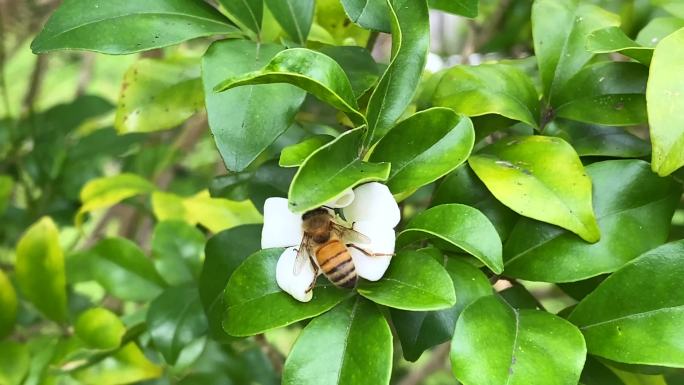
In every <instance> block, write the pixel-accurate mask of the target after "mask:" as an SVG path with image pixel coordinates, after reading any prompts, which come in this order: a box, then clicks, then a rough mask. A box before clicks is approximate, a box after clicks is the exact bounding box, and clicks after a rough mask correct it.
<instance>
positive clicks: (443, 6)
mask: <svg viewBox="0 0 684 385" xmlns="http://www.w3.org/2000/svg"><path fill="white" fill-rule="evenodd" d="M479 2H480V1H479V0H429V2H428V3H429V4H430V7H431V8H435V9H439V10H442V11H446V12H449V13H453V14H455V15H461V16H465V17H471V18H472V17H476V16H477V14H478V3H479Z"/></svg>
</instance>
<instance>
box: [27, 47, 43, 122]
mask: <svg viewBox="0 0 684 385" xmlns="http://www.w3.org/2000/svg"><path fill="white" fill-rule="evenodd" d="M46 66H47V56H45V55H38V56H37V57H36V63H35V65H34V66H33V72H32V73H31V81H30V83H29V88H28V90H27V91H26V95H25V96H24V102H23V107H22V115H24V114H27V113H28V114H32V113H33V105H34V104H35V102H36V98H37V97H38V94H39V93H40V88H41V87H40V86H41V84H42V82H43V74H44V73H45V67H46Z"/></svg>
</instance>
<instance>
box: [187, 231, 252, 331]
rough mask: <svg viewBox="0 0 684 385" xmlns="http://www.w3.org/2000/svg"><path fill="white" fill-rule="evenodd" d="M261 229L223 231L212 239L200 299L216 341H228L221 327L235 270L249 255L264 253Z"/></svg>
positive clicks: (207, 247) (200, 284) (200, 285)
mask: <svg viewBox="0 0 684 385" xmlns="http://www.w3.org/2000/svg"><path fill="white" fill-rule="evenodd" d="M260 242H261V226H259V225H245V226H238V227H235V228H232V229H229V230H225V231H222V232H220V233H218V234H216V235H214V236H213V237H211V238H209V241H208V242H207V246H206V248H205V251H204V253H205V254H206V258H205V259H204V265H203V267H202V274H201V275H200V280H199V295H200V299H201V300H202V306H203V307H204V312H205V313H206V315H207V318H208V320H209V332H210V334H211V336H212V337H214V338H215V339H221V338H225V336H226V333H225V332H224V331H223V328H222V327H221V318H222V317H223V309H224V308H225V304H224V303H223V297H224V293H223V291H224V289H225V287H226V284H227V283H228V279H229V278H230V276H231V275H232V274H233V272H234V271H235V269H237V267H238V266H240V264H241V263H242V261H244V260H245V259H246V258H247V257H248V256H249V255H251V254H252V253H255V252H256V251H258V250H259V249H261V244H260Z"/></svg>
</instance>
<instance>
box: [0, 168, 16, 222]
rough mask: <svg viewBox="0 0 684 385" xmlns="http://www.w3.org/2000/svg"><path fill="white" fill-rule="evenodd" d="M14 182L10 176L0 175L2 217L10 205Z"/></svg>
mask: <svg viewBox="0 0 684 385" xmlns="http://www.w3.org/2000/svg"><path fill="white" fill-rule="evenodd" d="M13 188H14V180H13V179H12V177H11V176H9V175H0V215H2V214H3V213H4V212H5V210H6V209H7V206H9V204H10V198H11V197H12V189H13Z"/></svg>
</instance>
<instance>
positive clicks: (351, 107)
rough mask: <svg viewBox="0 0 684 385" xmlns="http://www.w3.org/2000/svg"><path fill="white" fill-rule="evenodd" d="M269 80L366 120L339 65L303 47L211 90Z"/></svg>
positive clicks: (359, 122) (359, 120) (359, 121)
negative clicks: (308, 94) (306, 92)
mask: <svg viewBox="0 0 684 385" xmlns="http://www.w3.org/2000/svg"><path fill="white" fill-rule="evenodd" d="M272 83H289V84H293V85H295V86H297V87H299V88H302V89H304V90H306V91H308V92H310V93H311V94H313V95H314V96H316V97H317V98H319V99H321V100H322V101H324V102H327V103H329V104H330V105H331V106H333V107H335V108H337V109H339V110H341V111H343V112H344V113H346V114H347V115H348V116H349V118H350V119H351V120H352V121H353V122H354V123H355V124H357V125H359V126H360V125H363V124H365V122H366V119H365V118H364V116H363V114H361V113H360V112H359V111H358V110H359V106H358V105H357V104H356V98H355V96H354V91H353V90H352V87H351V84H350V83H349V79H348V78H347V75H346V74H345V73H344V70H343V69H342V67H340V65H339V64H337V62H336V61H335V60H333V59H332V58H330V57H329V56H326V55H324V54H322V53H320V52H316V51H312V50H309V49H306V48H291V49H287V50H285V51H281V52H279V53H278V54H276V55H275V56H274V57H273V59H271V61H270V62H269V63H268V64H267V65H266V66H265V67H264V68H262V69H260V70H258V71H254V72H248V73H245V74H241V75H238V76H234V77H230V78H228V79H225V80H224V81H222V82H221V83H219V84H218V85H216V87H214V91H216V92H222V91H226V90H230V89H231V88H235V87H240V86H245V85H254V84H272Z"/></svg>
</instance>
